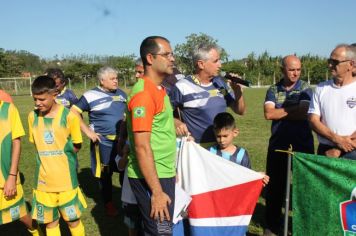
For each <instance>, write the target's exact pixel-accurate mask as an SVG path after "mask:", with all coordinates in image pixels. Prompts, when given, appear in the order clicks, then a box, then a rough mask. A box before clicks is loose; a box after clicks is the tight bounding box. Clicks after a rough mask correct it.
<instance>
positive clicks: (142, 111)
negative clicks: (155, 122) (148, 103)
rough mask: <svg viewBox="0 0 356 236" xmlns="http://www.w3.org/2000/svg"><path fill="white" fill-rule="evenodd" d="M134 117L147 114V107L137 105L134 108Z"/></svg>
mask: <svg viewBox="0 0 356 236" xmlns="http://www.w3.org/2000/svg"><path fill="white" fill-rule="evenodd" d="M133 113H134V118H142V117H145V116H146V109H145V107H135V108H134V110H133Z"/></svg>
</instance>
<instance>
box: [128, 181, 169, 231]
mask: <svg viewBox="0 0 356 236" xmlns="http://www.w3.org/2000/svg"><path fill="white" fill-rule="evenodd" d="M129 182H130V185H131V189H132V192H133V193H134V195H135V197H136V200H137V205H138V207H139V209H140V212H141V217H142V222H143V231H144V235H172V228H173V223H172V218H173V210H174V193H175V177H172V178H161V179H159V182H160V183H161V186H162V190H163V192H165V193H166V194H167V195H168V196H169V198H170V199H171V204H170V205H169V206H168V211H169V216H170V218H171V220H170V221H168V220H164V221H163V222H160V221H159V220H155V219H152V218H151V217H150V213H151V190H150V189H149V187H148V185H147V183H146V181H145V180H144V179H133V178H129Z"/></svg>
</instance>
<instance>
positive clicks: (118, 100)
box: [112, 95, 126, 102]
mask: <svg viewBox="0 0 356 236" xmlns="http://www.w3.org/2000/svg"><path fill="white" fill-rule="evenodd" d="M112 100H113V101H115V102H126V99H125V98H124V97H123V96H121V95H119V96H112Z"/></svg>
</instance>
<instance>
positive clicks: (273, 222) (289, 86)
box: [264, 55, 314, 235]
mask: <svg viewBox="0 0 356 236" xmlns="http://www.w3.org/2000/svg"><path fill="white" fill-rule="evenodd" d="M281 69H282V73H283V78H282V79H281V80H280V81H279V82H278V83H276V84H274V85H272V86H271V87H270V88H269V89H268V91H267V94H266V99H265V103H264V116H265V118H266V119H267V120H272V127H271V133H272V134H271V137H270V139H269V146H268V153H267V167H266V169H267V175H269V176H270V182H269V184H268V185H267V188H266V223H267V227H266V228H265V230H264V235H278V234H279V232H280V230H281V229H282V224H281V222H283V221H282V206H283V202H284V199H285V190H286V189H285V187H286V180H287V161H288V158H287V155H288V154H286V153H280V152H275V150H276V149H281V150H287V149H288V148H289V146H290V145H292V146H293V151H298V152H304V153H314V143H313V135H312V131H311V129H310V127H309V124H308V120H307V111H308V107H309V102H310V99H311V96H312V90H311V88H310V86H309V84H308V83H307V82H304V81H302V80H300V73H301V62H300V60H299V58H298V57H296V56H294V55H289V56H286V57H284V58H283V60H282V68H281Z"/></svg>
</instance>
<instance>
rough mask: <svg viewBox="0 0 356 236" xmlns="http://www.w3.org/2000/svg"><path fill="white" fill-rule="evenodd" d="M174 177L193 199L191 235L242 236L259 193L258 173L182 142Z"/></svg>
mask: <svg viewBox="0 0 356 236" xmlns="http://www.w3.org/2000/svg"><path fill="white" fill-rule="evenodd" d="M177 175H178V184H179V185H180V186H181V187H182V188H183V189H184V190H185V191H186V192H187V193H188V194H189V195H190V196H191V197H192V201H191V203H190V205H189V207H188V217H189V223H190V232H191V235H193V236H200V235H204V236H210V235H219V236H220V235H229V236H230V235H245V233H246V231H247V228H248V225H249V223H250V220H251V217H252V214H253V211H254V208H255V206H256V202H257V200H258V197H259V195H260V193H261V189H262V178H263V176H262V175H261V174H260V173H257V172H255V171H252V170H250V169H248V168H245V167H242V166H240V165H237V164H235V163H233V162H231V161H228V160H225V159H223V158H221V157H218V156H216V155H214V154H212V153H210V152H209V151H208V150H206V149H204V148H202V147H201V146H199V145H198V144H196V143H194V142H187V141H182V145H181V148H180V152H179V157H178V162H177Z"/></svg>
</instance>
